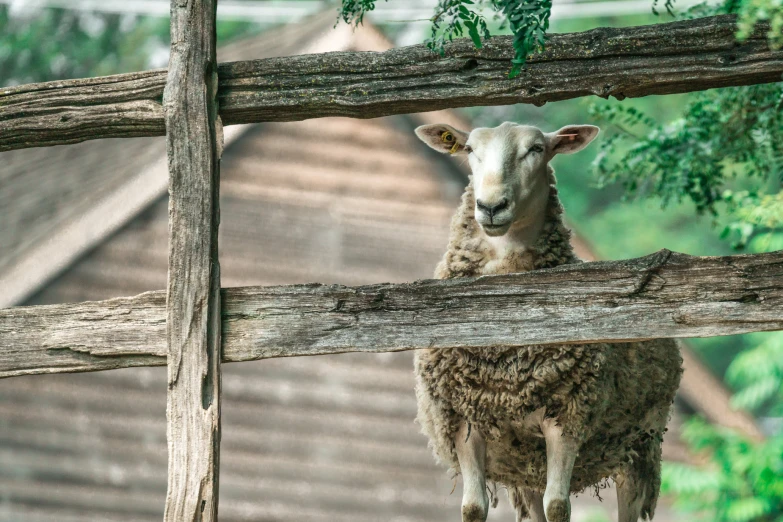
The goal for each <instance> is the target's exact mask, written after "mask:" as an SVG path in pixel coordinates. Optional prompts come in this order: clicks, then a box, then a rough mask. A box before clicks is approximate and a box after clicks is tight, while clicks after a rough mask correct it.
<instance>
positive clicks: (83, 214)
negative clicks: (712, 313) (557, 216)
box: [0, 0, 783, 522]
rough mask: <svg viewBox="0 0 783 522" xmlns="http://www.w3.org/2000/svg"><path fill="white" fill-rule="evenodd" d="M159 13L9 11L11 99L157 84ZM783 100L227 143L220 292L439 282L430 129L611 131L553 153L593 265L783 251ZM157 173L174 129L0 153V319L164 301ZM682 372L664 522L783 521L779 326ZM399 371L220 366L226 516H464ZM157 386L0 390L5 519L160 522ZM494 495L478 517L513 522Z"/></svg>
mask: <svg viewBox="0 0 783 522" xmlns="http://www.w3.org/2000/svg"><path fill="white" fill-rule="evenodd" d="M760 1H761V2H763V1H764V0H760ZM751 3H752V2H748V4H751ZM756 3H759V2H756ZM773 3H774V2H773ZM773 3H770V5H772V4H773ZM778 3H779V2H778ZM743 5H745V4H743V3H742V2H738V1H732V2H729V3H726V4H721V3H717V2H716V3H712V4H701V5H697V6H694V3H693V2H690V3H686V2H685V1H684V0H679V1H678V2H677V3H676V4H675V7H674V8H675V14H674V16H673V15H670V14H667V13H665V12H664V13H663V14H661V15H657V16H656V15H654V14H653V13H652V11H651V2H650V1H649V0H616V1H592V2H588V1H581V0H574V1H570V2H568V1H562V2H556V5H555V6H554V9H553V15H552V31H553V32H570V31H582V30H587V29H590V28H594V27H599V26H629V25H640V24H649V23H660V22H666V21H671V20H673V19H675V18H687V17H692V16H700V15H706V14H711V13H718V12H730V11H732V10H734V11H736V10H737V9H741V8H747V6H745V7H743ZM435 7H436V3H435V2H433V1H430V0H425V1H416V2H414V1H412V0H390V1H388V2H384V3H379V4H378V5H377V8H376V10H375V11H374V12H373V13H370V14H369V15H368V17H366V18H365V23H364V25H363V26H362V27H361V28H359V29H356V30H352V29H351V28H349V27H347V26H346V25H345V24H343V23H340V24H338V25H337V26H336V27H335V23H336V22H337V6H336V5H333V4H331V3H327V2H319V1H313V0H301V1H297V0H281V1H258V0H247V1H242V0H225V1H221V2H220V3H219V7H218V45H219V52H218V55H219V59H220V60H221V61H232V60H246V59H254V58H262V57H270V56H286V55H292V54H299V53H309V52H327V51H336V50H358V51H378V50H384V49H387V48H390V47H392V46H400V45H411V44H416V43H421V42H423V41H424V40H425V39H426V38H427V37H428V36H430V22H429V18H430V17H431V16H432V13H433V11H434V9H435ZM773 7H774V6H773ZM168 9H169V2H168V1H167V0H101V1H97V0H0V87H2V86H13V85H18V84H23V83H31V82H42V81H52V80H61V79H68V78H80V77H89V76H99V75H108V74H115V73H122V72H131V71H136V70H143V69H149V68H158V67H165V66H166V64H167V61H168V46H169V32H168V31H169V25H168ZM777 9H780V7H779V6H778V7H777ZM492 29H493V32H494V33H498V34H502V33H503V32H504V31H506V30H505V29H504V28H503V27H502V26H501V24H500V23H496V24H495V26H494V27H492ZM782 108H783V87H781V84H772V85H767V86H757V87H746V88H736V89H722V90H715V91H710V92H707V93H693V94H687V95H675V96H665V97H660V96H651V97H647V98H643V99H637V100H624V101H622V102H618V101H605V100H600V99H581V100H571V101H563V102H557V103H553V104H548V105H545V106H544V107H534V106H527V105H519V106H504V107H481V108H471V109H465V110H454V111H439V112H437V113H429V114H417V115H406V116H395V117H388V118H380V119H375V120H350V119H339V118H328V119H319V120H309V121H305V122H297V123H280V124H260V125H252V126H241V127H230V128H227V129H226V130H227V134H226V151H225V153H224V156H223V160H222V164H221V178H222V181H221V214H222V220H221V229H220V250H221V254H220V256H221V266H222V277H223V285H224V286H239V285H270V284H290V283H304V282H322V283H343V284H351V285H355V284H364V283H377V282H385V281H389V282H402V281H412V280H415V279H423V278H429V277H431V275H432V272H433V269H434V267H435V264H436V263H437V261H438V260H439V258H440V256H441V255H442V253H443V252H444V251H445V247H446V241H447V232H448V223H449V220H450V217H451V214H452V213H453V211H454V209H455V208H456V206H457V203H458V200H459V196H460V194H461V192H462V190H463V188H464V186H465V184H466V183H467V174H468V173H467V171H466V170H465V166H464V165H461V164H460V163H459V162H457V161H454V160H453V159H452V158H444V157H442V156H440V155H437V154H435V153H432V152H431V151H429V150H428V149H426V147H424V146H423V145H422V144H420V143H419V142H418V141H417V140H416V139H415V137H414V136H413V134H412V129H413V128H414V127H416V126H417V125H420V124H422V123H435V122H445V123H451V124H453V125H455V126H459V127H461V128H464V129H466V130H467V129H469V128H472V127H476V126H493V125H496V124H499V123H501V122H503V121H507V120H510V121H517V122H521V123H528V124H532V125H537V126H539V127H541V128H542V129H544V130H546V131H551V130H555V129H557V128H559V127H560V126H562V125H565V124H569V123H592V124H597V125H599V126H601V127H602V129H603V132H602V134H601V136H599V139H598V140H597V144H595V145H593V146H592V147H589V148H588V149H587V150H585V151H584V152H582V153H580V154H578V155H575V156H565V157H562V158H557V159H556V160H555V162H554V166H555V169H556V171H557V175H558V183H559V187H560V196H561V199H562V201H563V203H564V206H565V208H566V215H567V219H568V221H569V223H570V225H571V226H572V227H573V228H574V230H575V235H576V239H575V244H576V247H577V249H578V251H579V255H580V256H581V257H583V258H585V259H622V258H629V257H636V256H640V255H645V254H649V253H651V252H654V251H656V250H659V249H661V248H668V249H671V250H675V251H679V252H685V253H688V254H694V255H724V254H731V253H735V252H736V251H744V252H748V253H754V252H763V251H772V250H777V249H781V248H783V200H781V197H780V188H781V185H780V184H781V175H783V125H782V124H781V117H780V113H781V109H782ZM165 155H166V150H165V140H164V139H163V138H140V139H123V140H96V141H90V142H86V143H82V144H79V145H73V146H65V147H52V148H41V149H25V150H20V151H11V152H4V153H0V273H2V274H3V275H0V289H2V293H3V296H0V306H16V305H38V304H50V303H61V302H75V301H84V300H97V299H107V298H111V297H117V296H124V295H134V294H137V293H140V292H143V291H147V290H157V289H162V288H165V286H166V270H167V234H168V230H167V227H168V224H167V218H168V213H167V193H166V189H167V178H166V176H167V171H166V167H167V165H166V156H165ZM283 225H285V226H283ZM684 355H685V358H686V373H685V377H684V381H683V386H682V389H681V393H680V395H679V396H678V399H677V401H676V405H675V410H674V412H673V414H672V421H671V427H670V431H669V433H668V434H667V437H666V440H665V443H664V456H665V458H666V460H667V462H666V464H665V475H664V493H665V495H664V497H663V500H662V501H661V503H660V505H659V506H660V507H659V513H658V516H657V517H656V520H662V521H674V520H678V521H679V520H696V519H703V520H711V521H732V522H744V521H748V522H756V521H778V522H779V521H781V520H783V462H781V461H782V460H783V457H782V456H783V436H781V415H783V391H782V390H783V334H781V333H767V334H753V335H745V336H733V337H722V338H710V339H692V340H688V341H687V345H686V348H685V352H684ZM411 361H412V355H411V354H410V353H395V354H379V355H366V354H346V355H339V356H325V357H313V358H296V359H288V360H279V359H278V360H269V361H259V362H254V363H243V364H241V365H225V366H224V378H223V384H224V395H223V396H224V402H223V419H224V420H223V445H222V453H221V477H220V482H221V498H220V511H221V519H223V520H229V521H233V520H237V521H240V520H269V521H272V520H275V521H277V520H280V521H294V520H296V521H321V520H346V521H352V520H356V521H359V520H362V521H370V520H378V521H381V520H383V521H422V522H423V521H425V520H427V521H435V520H456V519H457V517H458V516H459V508H458V506H459V499H460V485H459V484H457V489H456V490H455V491H454V492H453V493H450V492H451V491H452V488H453V486H454V483H453V482H452V480H451V479H449V478H448V476H447V475H446V473H445V471H444V470H443V469H441V468H438V467H437V466H436V465H435V464H434V462H433V459H432V457H431V455H430V452H429V450H428V449H427V441H426V439H425V437H423V436H422V435H420V434H419V433H418V427H417V426H416V425H415V424H414V422H413V419H414V416H415V409H416V404H415V397H414V395H413V374H412V362H411ZM165 381H166V370H165V368H138V369H128V370H119V371H112V372H105V373H94V374H75V375H58V376H32V377H22V378H14V379H6V380H3V381H0V521H2V522H6V521H8V522H27V521H52V520H57V521H99V520H100V521H123V522H125V521H147V520H159V519H160V517H161V516H162V511H163V499H164V497H165V491H166V439H165V431H166V423H165V408H166V396H165V391H166V383H165ZM504 497H505V494H501V502H500V505H499V507H498V509H497V510H496V511H491V512H490V520H513V518H512V517H513V515H512V513H511V511H510V509H508V507H507V506H506V501H505V498H504ZM600 497H601V498H602V499H603V501H601V499H599V498H597V497H596V496H594V495H592V494H591V493H590V492H586V493H585V494H583V495H580V496H579V497H578V498H576V499H575V500H574V506H575V508H574V518H573V519H574V520H575V521H576V522H580V521H592V522H598V521H603V520H609V519H611V518H610V517H614V516H615V513H616V508H615V503H614V496H613V493H612V492H611V491H610V490H605V491H602V492H601V495H600Z"/></svg>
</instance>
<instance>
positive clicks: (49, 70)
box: [0, 5, 258, 85]
mask: <svg viewBox="0 0 783 522" xmlns="http://www.w3.org/2000/svg"><path fill="white" fill-rule="evenodd" d="M254 32H258V27H257V26H256V24H253V23H250V22H226V21H219V22H218V25H217V37H218V40H219V41H225V40H230V39H232V38H236V37H238V36H243V35H247V34H252V33H254ZM0 33H1V34H2V35H3V37H2V39H0V85H17V84H22V83H32V82H44V81H52V80H64V79H68V78H83V77H90V76H102V75H107V74H117V73H123V72H130V71H139V70H144V69H148V68H150V67H163V66H165V65H166V62H167V61H168V49H169V38H170V36H169V22H168V19H166V18H152V17H139V16H134V15H117V14H107V13H91V12H79V11H70V10H67V9H55V8H47V9H36V10H34V11H30V12H22V13H16V14H14V13H13V12H12V10H11V8H10V7H9V6H7V5H0Z"/></svg>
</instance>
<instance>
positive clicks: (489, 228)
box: [481, 223, 510, 237]
mask: <svg viewBox="0 0 783 522" xmlns="http://www.w3.org/2000/svg"><path fill="white" fill-rule="evenodd" d="M509 226H510V223H501V224H498V223H482V224H481V228H483V229H484V232H486V234H487V235H488V236H491V237H497V236H502V235H503V234H505V233H506V232H508V228H509Z"/></svg>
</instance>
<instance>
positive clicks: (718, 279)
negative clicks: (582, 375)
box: [0, 251, 783, 377]
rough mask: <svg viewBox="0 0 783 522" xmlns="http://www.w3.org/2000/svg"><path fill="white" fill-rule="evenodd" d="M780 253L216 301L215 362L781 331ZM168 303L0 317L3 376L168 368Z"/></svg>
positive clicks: (255, 293) (234, 295)
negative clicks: (219, 319) (218, 341)
mask: <svg viewBox="0 0 783 522" xmlns="http://www.w3.org/2000/svg"><path fill="white" fill-rule="evenodd" d="M781 310H783V252H774V253H770V254H757V255H752V256H729V257H705V258H699V257H692V256H688V255H684V254H676V253H671V252H669V251H661V252H658V253H656V254H653V255H650V256H647V257H642V258H638V259H631V260H626V261H602V262H594V263H584V264H581V265H570V266H563V267H559V268H555V269H550V270H539V271H536V272H528V273H525V274H514V275H508V276H486V277H480V278H475V279H460V280H456V279H455V280H451V281H420V282H417V283H412V284H381V285H370V286H360V287H345V286H339V285H331V286H325V285H294V286H278V287H247V288H227V289H224V290H223V312H222V316H223V331H222V333H223V361H228V362H238V361H249V360H255V359H263V358H267V357H287V356H296V355H315V354H328V353H340V352H348V351H360V352H384V351H396V350H410V349H418V348H430V347H432V348H442V347H453V346H465V347H479V346H509V345H519V344H546V343H566V342H599V341H620V340H640V339H649V338H653V337H707V336H716V335H731V334H738V333H747V332H754V331H767V330H783V313H781ZM165 315H166V314H165V308H164V300H163V295H162V292H148V293H146V294H141V295H138V296H136V297H129V298H121V299H112V300H109V301H101V302H92V303H76V304H67V305H53V306H32V307H16V308H8V309H4V310H0V345H1V346H3V347H4V349H3V350H0V376H1V377H9V376H13V375H22V374H28V373H56V372H77V371H90V370H105V369H113V368H121V367H125V366H153V365H162V364H165V361H166V360H165V354H166V343H165V328H164V318H165Z"/></svg>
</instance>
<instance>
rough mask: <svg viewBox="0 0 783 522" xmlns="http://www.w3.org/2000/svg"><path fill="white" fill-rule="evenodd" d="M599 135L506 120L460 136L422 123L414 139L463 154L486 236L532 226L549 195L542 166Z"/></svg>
mask: <svg viewBox="0 0 783 522" xmlns="http://www.w3.org/2000/svg"><path fill="white" fill-rule="evenodd" d="M597 134H598V127H594V126H592V125H568V126H566V127H563V128H562V129H560V130H558V131H556V132H548V133H547V132H542V131H541V130H539V129H537V128H536V127H530V126H527V125H518V124H516V123H510V122H506V123H503V124H502V125H500V126H498V127H495V128H493V129H487V128H478V129H474V130H473V131H471V132H469V133H468V132H463V131H460V130H457V129H455V128H453V127H451V126H449V125H443V124H436V125H424V126H422V127H419V128H417V129H416V135H417V136H418V137H419V139H421V140H422V141H423V142H424V143H426V144H427V145H429V146H430V147H432V148H433V149H435V150H437V151H438V152H442V153H448V154H457V155H462V156H467V158H468V161H469V162H470V168H471V170H472V171H473V190H474V193H475V196H476V207H475V217H476V221H477V222H478V223H479V224H480V225H481V227H482V228H483V229H484V232H485V233H486V234H487V235H488V236H493V237H498V236H502V235H504V234H506V233H507V232H508V231H509V229H510V228H511V227H512V226H515V225H516V226H522V227H524V226H525V225H526V224H528V223H531V222H533V221H534V220H535V219H536V218H537V217H539V216H540V215H541V213H542V212H544V211H545V207H546V202H547V199H548V197H549V177H548V174H547V165H548V163H549V161H550V160H551V159H552V158H553V157H554V156H555V154H572V153H574V152H577V151H580V150H582V149H583V148H585V147H586V146H587V144H589V143H590V142H591V141H593V138H595V137H596V135H597Z"/></svg>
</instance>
